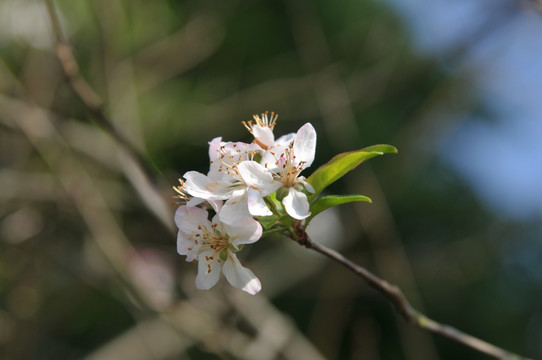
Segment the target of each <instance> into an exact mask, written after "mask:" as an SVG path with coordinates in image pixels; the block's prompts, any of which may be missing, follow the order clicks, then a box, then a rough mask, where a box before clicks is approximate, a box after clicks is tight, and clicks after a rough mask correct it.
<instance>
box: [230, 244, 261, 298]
mask: <svg viewBox="0 0 542 360" xmlns="http://www.w3.org/2000/svg"><path fill="white" fill-rule="evenodd" d="M222 272H223V273H224V275H226V279H228V282H229V283H230V284H231V285H233V286H235V287H236V288H239V289H241V290H243V291H246V292H247V293H249V294H251V295H255V294H257V293H258V292H259V291H260V290H261V289H262V284H261V283H260V280H258V278H257V277H256V276H255V275H254V273H253V272H252V271H250V270H249V269H247V268H246V267H244V266H243V265H241V263H240V262H239V260H238V259H237V256H235V254H233V253H231V254H230V256H229V257H228V260H226V262H225V263H224V266H223V267H222Z"/></svg>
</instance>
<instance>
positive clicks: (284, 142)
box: [275, 133, 295, 147]
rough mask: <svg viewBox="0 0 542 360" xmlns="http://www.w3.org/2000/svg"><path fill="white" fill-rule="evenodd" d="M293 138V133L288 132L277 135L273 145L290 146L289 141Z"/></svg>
mask: <svg viewBox="0 0 542 360" xmlns="http://www.w3.org/2000/svg"><path fill="white" fill-rule="evenodd" d="M294 139H295V133H289V134H286V135H283V136H281V137H279V138H278V139H277V140H275V146H276V145H281V146H283V147H288V146H290V143H291V142H292V141H294Z"/></svg>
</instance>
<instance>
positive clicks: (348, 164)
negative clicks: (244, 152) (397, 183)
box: [307, 145, 397, 202]
mask: <svg viewBox="0 0 542 360" xmlns="http://www.w3.org/2000/svg"><path fill="white" fill-rule="evenodd" d="M392 153H397V149H396V148H395V147H393V146H391V145H373V146H369V147H366V148H364V149H361V150H356V151H350V152H345V153H341V154H338V155H336V156H334V157H333V158H332V159H331V160H329V161H328V162H327V163H326V164H324V165H322V166H321V167H319V168H318V169H317V170H316V171H315V172H314V173H312V175H311V176H309V177H308V179H307V182H308V183H309V184H311V185H312V187H313V188H314V190H315V192H314V194H310V195H309V196H308V198H309V202H312V201H313V200H314V199H316V197H317V196H318V194H320V193H321V192H322V190H324V189H325V188H326V187H328V186H329V185H330V184H332V183H333V182H335V181H337V180H338V179H340V178H341V177H343V176H344V175H345V174H346V173H348V172H349V171H350V170H353V169H354V168H356V167H357V166H358V165H359V164H361V163H362V162H364V161H365V160H369V159H371V158H373V157H375V156H379V155H383V154H392Z"/></svg>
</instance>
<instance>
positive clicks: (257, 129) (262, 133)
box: [252, 125, 275, 146]
mask: <svg viewBox="0 0 542 360" xmlns="http://www.w3.org/2000/svg"><path fill="white" fill-rule="evenodd" d="M252 135H254V137H255V138H256V139H258V141H259V142H261V143H262V144H264V145H265V146H273V143H274V142H275V135H273V130H271V129H270V128H268V127H266V126H259V125H254V126H253V127H252Z"/></svg>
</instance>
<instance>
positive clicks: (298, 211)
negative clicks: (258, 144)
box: [262, 123, 316, 220]
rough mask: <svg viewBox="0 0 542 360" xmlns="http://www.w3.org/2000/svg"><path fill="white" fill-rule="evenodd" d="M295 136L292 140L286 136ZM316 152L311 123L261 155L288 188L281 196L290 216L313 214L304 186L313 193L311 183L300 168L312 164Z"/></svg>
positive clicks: (302, 216) (299, 216) (314, 135)
mask: <svg viewBox="0 0 542 360" xmlns="http://www.w3.org/2000/svg"><path fill="white" fill-rule="evenodd" d="M290 139H292V140H291V141H290V142H286V141H287V140H290ZM315 152H316V131H315V130H314V127H313V126H312V125H311V124H310V123H306V124H305V125H303V126H302V127H301V128H300V129H299V130H298V131H297V133H296V134H295V136H292V135H286V136H283V137H282V138H280V139H279V140H277V141H276V143H275V144H274V146H273V147H270V148H269V149H267V151H266V153H265V154H264V155H263V157H262V164H263V166H264V167H265V168H267V169H270V170H271V171H272V172H273V173H274V178H275V180H277V181H279V182H280V183H281V184H282V187H283V188H284V189H285V190H287V193H286V195H285V196H284V198H283V199H282V204H283V205H284V209H285V210H286V212H287V213H288V215H290V216H291V217H293V218H295V219H298V220H301V219H305V218H307V217H308V216H309V215H310V211H309V201H308V199H307V195H306V194H305V193H304V192H303V189H305V190H307V191H308V192H311V193H313V192H314V189H313V188H312V186H311V185H310V184H309V183H308V182H307V181H305V177H304V176H300V175H299V174H300V173H301V171H303V170H304V169H306V168H307V167H309V166H311V165H312V162H313V161H314V155H315Z"/></svg>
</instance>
